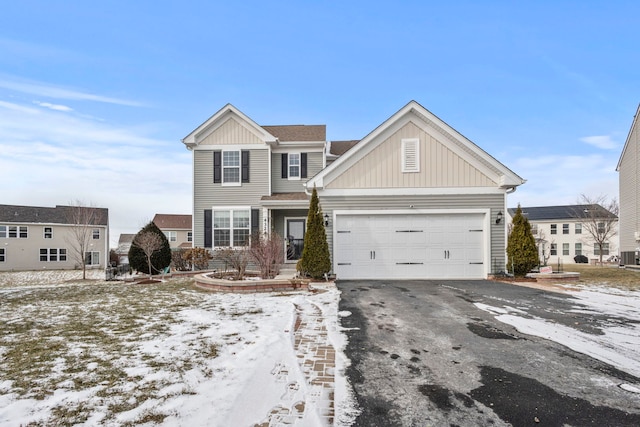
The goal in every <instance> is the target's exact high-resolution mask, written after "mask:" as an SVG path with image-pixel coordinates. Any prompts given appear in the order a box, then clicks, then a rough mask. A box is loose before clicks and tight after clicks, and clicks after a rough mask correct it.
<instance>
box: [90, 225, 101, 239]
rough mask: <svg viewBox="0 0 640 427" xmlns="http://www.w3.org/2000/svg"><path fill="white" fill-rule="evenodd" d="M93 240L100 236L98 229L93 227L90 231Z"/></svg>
mask: <svg viewBox="0 0 640 427" xmlns="http://www.w3.org/2000/svg"><path fill="white" fill-rule="evenodd" d="M92 236H93V240H98V239H99V238H100V229H99V228H94V229H93V231H92Z"/></svg>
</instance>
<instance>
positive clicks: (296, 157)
mask: <svg viewBox="0 0 640 427" xmlns="http://www.w3.org/2000/svg"><path fill="white" fill-rule="evenodd" d="M289 179H300V153H290V154H289Z"/></svg>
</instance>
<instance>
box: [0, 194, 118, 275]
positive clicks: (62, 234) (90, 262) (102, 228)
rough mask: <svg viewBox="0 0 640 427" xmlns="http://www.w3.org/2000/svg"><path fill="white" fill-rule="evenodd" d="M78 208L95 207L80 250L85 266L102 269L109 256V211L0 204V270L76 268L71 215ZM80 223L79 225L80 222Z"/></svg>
mask: <svg viewBox="0 0 640 427" xmlns="http://www.w3.org/2000/svg"><path fill="white" fill-rule="evenodd" d="M78 209H95V210H96V215H95V218H96V219H95V221H93V223H91V224H87V225H86V226H87V227H89V228H90V229H89V230H88V231H89V234H88V242H87V245H86V251H85V253H84V262H85V264H86V265H87V267H89V268H105V267H106V262H108V259H109V210H108V209H106V208H83V207H77V206H60V205H58V206H56V207H54V208H51V207H38V206H16V205H0V271H13V270H42V269H51V270H61V269H79V268H81V266H80V265H78V262H77V260H76V256H74V250H73V248H74V247H76V248H77V247H78V245H77V239H76V238H75V237H74V234H73V229H74V227H77V226H76V225H74V223H73V220H71V218H73V217H74V212H76V213H77V211H78ZM80 226H83V225H80Z"/></svg>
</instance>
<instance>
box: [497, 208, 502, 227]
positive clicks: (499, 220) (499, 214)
mask: <svg viewBox="0 0 640 427" xmlns="http://www.w3.org/2000/svg"><path fill="white" fill-rule="evenodd" d="M501 222H502V211H499V212H498V214H497V215H496V224H500V223H501Z"/></svg>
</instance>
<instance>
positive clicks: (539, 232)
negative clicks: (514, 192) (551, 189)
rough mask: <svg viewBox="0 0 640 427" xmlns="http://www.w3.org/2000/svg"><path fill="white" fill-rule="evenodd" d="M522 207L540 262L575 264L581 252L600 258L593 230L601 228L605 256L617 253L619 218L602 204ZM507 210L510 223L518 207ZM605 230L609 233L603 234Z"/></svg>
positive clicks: (590, 256)
mask: <svg viewBox="0 0 640 427" xmlns="http://www.w3.org/2000/svg"><path fill="white" fill-rule="evenodd" d="M521 209H522V214H523V215H524V216H525V217H526V218H527V220H529V224H530V225H531V232H532V234H533V237H534V238H535V239H536V244H537V246H538V252H539V256H540V263H541V264H544V263H545V260H546V262H547V264H550V265H555V264H557V263H558V262H559V263H561V264H563V265H564V264H574V263H575V257H576V256H578V255H584V256H585V257H586V258H587V259H588V260H590V259H598V260H599V259H600V246H599V245H598V244H596V242H595V240H594V236H593V235H592V233H593V232H596V233H598V232H599V231H600V235H601V237H599V238H598V239H599V240H603V248H602V255H603V259H604V260H606V259H607V258H609V256H610V255H617V248H616V246H617V244H616V243H617V240H616V239H615V236H617V227H618V224H617V217H616V216H615V215H614V214H612V213H611V212H609V211H608V210H606V209H605V208H603V207H602V206H600V205H597V204H596V205H564V206H537V207H521ZM508 212H509V223H511V219H512V218H513V216H514V215H515V212H516V209H515V208H511V209H509V211H508ZM599 219H600V220H599ZM599 227H600V229H599ZM610 229H611V231H609V230H610ZM605 232H606V233H607V235H606V236H605V235H603V233H605ZM605 240H606V241H605Z"/></svg>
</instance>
